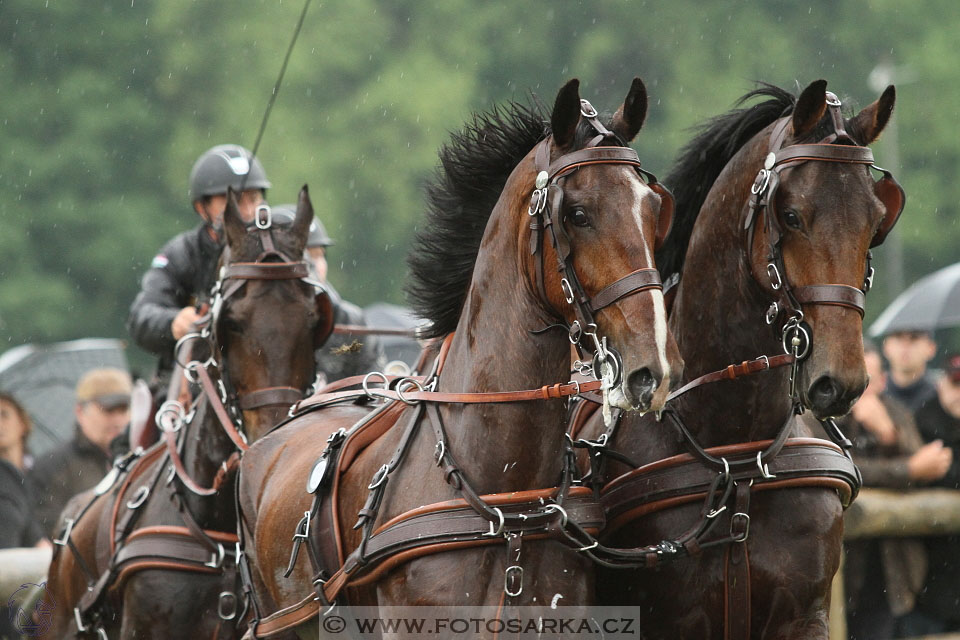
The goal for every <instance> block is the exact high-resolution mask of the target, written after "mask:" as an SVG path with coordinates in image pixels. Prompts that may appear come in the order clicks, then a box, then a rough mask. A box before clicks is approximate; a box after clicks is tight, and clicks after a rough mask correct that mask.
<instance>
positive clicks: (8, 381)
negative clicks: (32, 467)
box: [0, 338, 127, 455]
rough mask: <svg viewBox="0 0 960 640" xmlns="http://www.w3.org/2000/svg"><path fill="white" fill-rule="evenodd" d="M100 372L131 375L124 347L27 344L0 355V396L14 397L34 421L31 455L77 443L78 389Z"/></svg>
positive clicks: (107, 342) (103, 341) (92, 342)
mask: <svg viewBox="0 0 960 640" xmlns="http://www.w3.org/2000/svg"><path fill="white" fill-rule="evenodd" d="M98 367H116V368H118V369H124V370H126V369H127V358H126V355H125V354H124V351H123V343H122V342H121V341H119V340H112V339H108V338H87V339H84V340H73V341H71V342H58V343H53V344H45V345H34V344H25V345H21V346H19V347H14V348H13V349H10V350H9V351H6V352H4V353H3V354H2V355H0V390H3V391H6V392H7V393H10V394H12V395H13V397H14V398H16V399H17V401H18V402H19V403H20V404H22V405H23V408H24V409H26V410H27V413H29V414H30V418H31V419H32V420H33V424H34V427H35V429H34V430H33V433H31V434H30V441H29V443H28V446H29V447H30V452H31V453H32V454H34V455H38V454H40V453H43V452H44V451H46V450H47V449H49V448H51V447H53V446H55V445H56V444H58V443H59V442H63V441H65V440H69V439H70V438H71V437H73V430H74V426H73V425H74V422H73V407H74V404H75V402H74V397H73V392H74V387H76V386H77V381H78V380H79V379H80V377H81V376H82V375H83V374H84V373H86V372H87V371H89V370H90V369H96V368H98Z"/></svg>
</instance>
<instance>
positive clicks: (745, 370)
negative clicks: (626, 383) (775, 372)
mask: <svg viewBox="0 0 960 640" xmlns="http://www.w3.org/2000/svg"><path fill="white" fill-rule="evenodd" d="M793 360H794V357H793V356H792V355H791V354H787V353H783V354H780V355H778V356H772V357H767V356H760V357H759V358H755V359H753V360H744V361H743V362H741V363H740V364H731V365H729V366H727V367H726V368H724V369H719V370H717V371H712V372H710V373H707V374H704V375H702V376H700V377H699V378H694V379H693V380H691V381H690V382H688V383H687V384H685V385H683V386H682V387H680V388H679V389H675V390H674V391H671V392H670V395H668V396H667V402H670V401H671V400H674V399H676V398H678V397H680V396H682V395H683V394H685V393H687V392H688V391H692V390H693V389H696V388H697V387H699V386H702V385H705V384H710V383H713V382H719V381H720V380H735V379H737V378H742V377H743V376H748V375H752V374H754V373H759V372H761V371H767V370H769V369H776V368H777V367H782V366H784V365H788V364H793Z"/></svg>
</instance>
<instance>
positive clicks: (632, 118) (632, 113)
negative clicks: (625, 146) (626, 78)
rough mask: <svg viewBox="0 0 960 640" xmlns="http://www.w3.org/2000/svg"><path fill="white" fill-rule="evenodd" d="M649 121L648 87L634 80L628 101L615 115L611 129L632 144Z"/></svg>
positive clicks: (639, 80) (637, 79) (624, 102)
mask: <svg viewBox="0 0 960 640" xmlns="http://www.w3.org/2000/svg"><path fill="white" fill-rule="evenodd" d="M646 119H647V87H646V86H645V85H644V84H643V80H641V79H640V78H634V79H633V84H631V85H630V92H629V93H628V94H627V99H626V100H624V101H623V104H622V105H620V108H619V109H617V112H616V113H615V114H613V121H612V122H611V123H610V129H611V130H612V131H613V132H614V133H616V134H617V135H618V136H620V137H621V138H623V139H624V140H625V141H626V142H630V141H631V140H633V139H634V138H635V137H637V133H638V132H639V131H640V127H642V126H643V122H644V120H646Z"/></svg>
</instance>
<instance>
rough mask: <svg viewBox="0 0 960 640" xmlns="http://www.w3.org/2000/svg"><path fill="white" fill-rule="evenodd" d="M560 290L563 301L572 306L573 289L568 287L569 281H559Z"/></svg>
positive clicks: (563, 279)
mask: <svg viewBox="0 0 960 640" xmlns="http://www.w3.org/2000/svg"><path fill="white" fill-rule="evenodd" d="M560 290H561V291H563V299H564V300H566V301H567V304H573V287H571V286H570V281H569V280H567V279H566V278H561V279H560Z"/></svg>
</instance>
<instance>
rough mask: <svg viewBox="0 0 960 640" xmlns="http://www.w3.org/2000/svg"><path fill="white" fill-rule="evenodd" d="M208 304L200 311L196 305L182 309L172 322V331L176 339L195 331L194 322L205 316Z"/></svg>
mask: <svg viewBox="0 0 960 640" xmlns="http://www.w3.org/2000/svg"><path fill="white" fill-rule="evenodd" d="M206 306H207V305H203V307H201V309H200V310H199V311H197V309H196V308H194V307H184V308H183V309H180V311H179V312H178V313H177V315H176V316H175V317H174V319H173V322H172V323H170V331H171V333H173V339H174V340H179V339H180V338H182V337H183V336H185V335H187V334H188V333H190V332H191V331H193V323H194V322H196V321H197V320H199V319H200V318H202V317H203V314H205V313H206Z"/></svg>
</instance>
